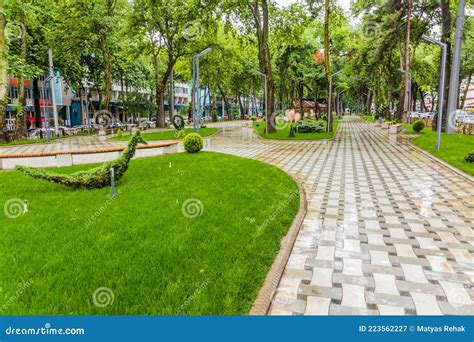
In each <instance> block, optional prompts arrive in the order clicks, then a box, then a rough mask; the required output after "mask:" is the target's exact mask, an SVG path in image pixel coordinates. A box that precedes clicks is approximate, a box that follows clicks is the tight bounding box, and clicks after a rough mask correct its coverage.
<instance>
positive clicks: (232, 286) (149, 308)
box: [0, 152, 299, 315]
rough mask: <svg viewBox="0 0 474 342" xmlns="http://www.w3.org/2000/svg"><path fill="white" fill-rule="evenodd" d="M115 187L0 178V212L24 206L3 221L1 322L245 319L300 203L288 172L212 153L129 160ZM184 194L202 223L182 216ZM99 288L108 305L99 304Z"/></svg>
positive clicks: (15, 174) (0, 237)
mask: <svg viewBox="0 0 474 342" xmlns="http://www.w3.org/2000/svg"><path fill="white" fill-rule="evenodd" d="M90 167H93V165H89V166H81V167H71V168H62V169H59V171H60V172H65V173H69V172H72V171H77V170H80V169H87V168H90ZM269 179H271V180H272V181H271V182H269V181H268V180H269ZM117 189H118V191H119V195H118V197H116V199H115V200H113V201H112V200H111V195H110V188H105V189H100V190H93V191H91V190H70V189H68V188H66V187H64V186H62V185H57V184H51V183H48V182H47V181H44V180H35V179H32V178H29V177H28V176H26V175H23V174H21V173H19V172H17V171H10V172H6V171H3V172H0V203H1V205H2V209H3V206H4V203H6V201H7V200H9V199H12V198H18V199H21V200H28V212H26V213H25V214H24V215H22V216H20V217H18V218H8V217H6V216H5V215H4V212H3V210H2V212H1V213H0V214H1V215H2V216H1V224H0V315H5V314H7V315H63V314H64V315H155V314H156V315H172V314H177V313H179V314H206V315H214V314H216V315H222V314H226V315H230V314H232V315H234V314H235V315H242V314H247V313H248V311H249V310H250V308H251V305H252V303H253V301H254V299H255V298H256V296H257V293H258V291H259V290H260V287H261V286H262V284H263V281H264V279H265V277H266V275H267V272H268V271H269V269H270V266H271V265H272V263H273V261H274V259H275V256H276V255H277V253H278V251H279V248H280V240H281V239H282V238H283V237H284V236H285V234H286V233H287V232H288V229H289V227H290V225H291V223H292V222H293V219H294V217H295V215H296V213H297V211H298V207H299V193H298V187H297V185H296V184H295V182H294V181H293V179H292V178H290V177H289V176H288V175H287V174H285V173H284V172H283V171H281V170H279V169H277V168H275V167H273V166H270V165H267V164H264V163H262V162H258V161H254V160H250V159H244V158H239V157H235V156H230V155H225V154H219V153H211V152H201V153H198V154H193V155H190V154H182V153H181V154H173V155H165V156H160V157H153V158H144V159H138V160H134V161H132V162H131V165H130V169H129V171H128V172H127V173H126V174H125V175H124V177H123V178H122V180H121V181H120V183H119V184H118V186H117ZM189 198H196V199H199V200H200V201H201V202H202V208H203V210H202V215H201V216H198V217H196V218H187V217H185V216H184V215H183V212H182V205H183V203H185V201H186V200H187V199H189ZM189 212H190V213H192V210H191V209H190V210H189ZM275 213H277V215H275ZM93 215H95V217H96V219H95V220H92V221H90V218H91V217H92V216H93ZM87 222H88V223H87ZM30 279H31V283H30V285H26V286H25V285H24V284H25V283H27V282H29V280H30ZM100 287H106V288H109V289H111V290H112V291H113V294H114V302H113V304H112V305H110V306H107V307H97V306H95V305H94V304H93V299H92V295H93V293H94V291H95V290H96V289H98V288H100ZM18 292H19V293H20V294H18ZM12 298H14V299H13V300H11V299H12Z"/></svg>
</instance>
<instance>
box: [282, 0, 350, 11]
mask: <svg viewBox="0 0 474 342" xmlns="http://www.w3.org/2000/svg"><path fill="white" fill-rule="evenodd" d="M276 2H277V3H278V4H280V5H283V6H286V5H289V4H292V3H295V2H297V1H296V0H276ZM337 2H338V3H339V4H340V5H341V6H342V7H343V8H344V9H346V10H349V9H350V8H351V0H337Z"/></svg>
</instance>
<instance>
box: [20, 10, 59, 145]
mask: <svg viewBox="0 0 474 342" xmlns="http://www.w3.org/2000/svg"><path fill="white" fill-rule="evenodd" d="M19 18H20V22H21V23H22V24H23V27H26V18H25V13H24V12H23V11H21V12H20V15H19ZM26 39H27V37H26V34H25V35H23V37H22V38H21V47H20V59H21V60H22V61H25V63H26V47H27V46H26V44H27V43H26ZM53 96H54V94H53ZM25 105H26V98H25V75H24V74H20V75H19V77H18V105H17V110H16V128H17V131H18V134H19V135H20V136H23V135H24V134H25Z"/></svg>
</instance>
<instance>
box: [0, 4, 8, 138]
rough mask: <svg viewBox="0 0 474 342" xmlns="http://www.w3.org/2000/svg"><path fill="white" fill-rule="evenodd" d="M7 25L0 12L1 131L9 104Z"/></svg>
mask: <svg viewBox="0 0 474 342" xmlns="http://www.w3.org/2000/svg"><path fill="white" fill-rule="evenodd" d="M5 25H6V18H5V15H4V14H3V13H0V131H1V130H3V128H4V126H5V113H6V110H7V104H8V61H7V59H6V56H7V42H6V39H5Z"/></svg>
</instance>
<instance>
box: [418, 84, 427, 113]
mask: <svg viewBox="0 0 474 342" xmlns="http://www.w3.org/2000/svg"><path fill="white" fill-rule="evenodd" d="M418 90H419V91H420V96H421V108H420V109H421V110H422V111H423V112H426V111H427V110H426V103H425V96H424V94H423V90H421V88H419V89H418Z"/></svg>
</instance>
